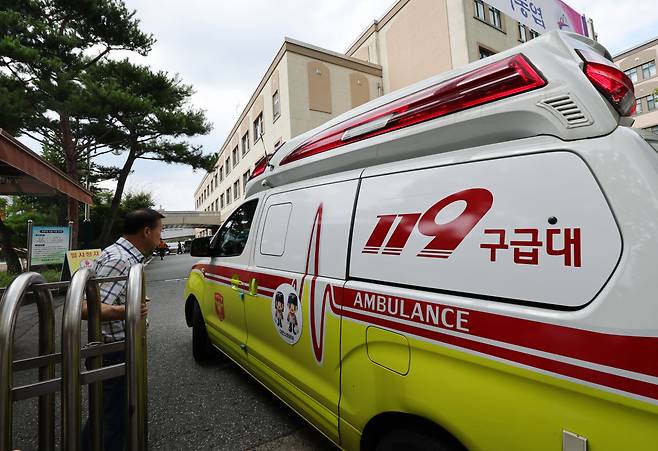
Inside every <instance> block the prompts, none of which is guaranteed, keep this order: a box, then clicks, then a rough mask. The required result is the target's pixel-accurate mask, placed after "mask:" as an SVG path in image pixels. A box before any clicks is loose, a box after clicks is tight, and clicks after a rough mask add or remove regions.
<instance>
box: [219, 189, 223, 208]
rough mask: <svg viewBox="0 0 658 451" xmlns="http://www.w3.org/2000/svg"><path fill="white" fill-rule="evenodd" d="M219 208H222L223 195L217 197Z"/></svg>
mask: <svg viewBox="0 0 658 451" xmlns="http://www.w3.org/2000/svg"><path fill="white" fill-rule="evenodd" d="M219 208H222V209H223V208H224V193H222V194H221V195H220V196H219Z"/></svg>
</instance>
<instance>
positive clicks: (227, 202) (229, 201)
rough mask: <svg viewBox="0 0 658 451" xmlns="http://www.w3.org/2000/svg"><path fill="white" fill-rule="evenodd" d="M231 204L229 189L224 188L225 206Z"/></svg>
mask: <svg viewBox="0 0 658 451" xmlns="http://www.w3.org/2000/svg"><path fill="white" fill-rule="evenodd" d="M230 203H231V187H230V186H229V187H228V188H226V205H230Z"/></svg>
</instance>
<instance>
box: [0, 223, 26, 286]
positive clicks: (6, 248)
mask: <svg viewBox="0 0 658 451" xmlns="http://www.w3.org/2000/svg"><path fill="white" fill-rule="evenodd" d="M0 245H2V255H3V256H4V257H5V262H6V263H7V272H8V273H9V274H20V273H21V271H22V270H23V269H22V268H21V261H20V260H19V259H18V255H16V251H15V250H14V247H13V246H12V245H11V230H10V229H9V228H8V227H7V226H6V225H5V223H4V222H2V219H1V218H0Z"/></svg>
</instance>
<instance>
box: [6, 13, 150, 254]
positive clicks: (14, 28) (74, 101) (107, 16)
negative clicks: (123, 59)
mask: <svg viewBox="0 0 658 451" xmlns="http://www.w3.org/2000/svg"><path fill="white" fill-rule="evenodd" d="M134 14H135V13H134V11H133V12H130V11H129V10H128V9H127V8H126V6H125V5H124V3H123V2H122V1H120V0H75V1H71V0H4V1H3V6H2V9H0V99H1V100H0V124H3V127H4V128H5V129H7V130H8V131H10V132H12V133H13V134H16V135H20V134H25V135H27V136H30V137H31V138H33V139H35V140H36V141H38V142H40V143H41V144H42V145H45V144H51V145H53V146H54V148H56V149H58V150H59V152H61V155H62V158H63V160H64V163H65V169H66V172H67V174H68V175H69V176H70V177H71V178H73V179H74V180H80V170H79V161H80V159H81V158H82V156H84V155H86V153H87V152H89V151H90V150H91V148H92V147H93V146H94V145H95V144H96V143H94V142H93V141H91V140H89V139H86V138H85V137H84V136H83V135H82V134H81V131H82V129H83V128H84V126H85V121H86V119H85V116H84V115H83V114H82V113H81V112H82V111H85V110H87V106H86V105H83V104H81V99H87V100H88V99H89V97H86V96H84V95H83V94H82V91H83V86H82V85H81V82H80V79H81V77H82V76H83V74H84V73H85V72H86V71H87V70H89V69H91V68H93V67H94V66H95V65H97V64H99V63H101V62H102V61H104V60H105V59H106V58H107V56H108V55H109V54H110V52H113V51H116V50H129V51H135V52H137V53H139V54H142V55H146V54H147V53H148V51H149V50H150V48H151V46H152V44H153V42H154V39H153V37H152V36H150V35H148V34H145V33H143V32H142V31H141V30H140V29H139V21H138V20H137V19H135V17H134ZM68 217H69V219H70V220H72V221H73V222H74V231H73V236H74V243H75V242H77V223H78V202H77V201H75V200H73V199H70V200H69V205H68Z"/></svg>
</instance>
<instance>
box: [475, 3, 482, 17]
mask: <svg viewBox="0 0 658 451" xmlns="http://www.w3.org/2000/svg"><path fill="white" fill-rule="evenodd" d="M475 17H477V18H478V19H480V20H484V2H483V1H482V0H475Z"/></svg>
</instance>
